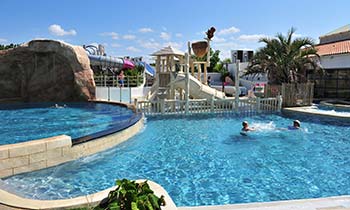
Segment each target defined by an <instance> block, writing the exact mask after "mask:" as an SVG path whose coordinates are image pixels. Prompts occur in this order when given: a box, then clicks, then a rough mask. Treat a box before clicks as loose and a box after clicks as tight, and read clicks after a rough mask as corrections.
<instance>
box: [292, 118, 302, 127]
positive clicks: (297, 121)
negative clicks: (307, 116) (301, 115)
mask: <svg viewBox="0 0 350 210" xmlns="http://www.w3.org/2000/svg"><path fill="white" fill-rule="evenodd" d="M293 126H294V127H298V128H300V121H299V120H294V121H293Z"/></svg>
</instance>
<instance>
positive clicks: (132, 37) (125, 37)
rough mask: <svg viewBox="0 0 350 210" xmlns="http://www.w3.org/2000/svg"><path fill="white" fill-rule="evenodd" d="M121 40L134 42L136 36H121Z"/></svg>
mask: <svg viewBox="0 0 350 210" xmlns="http://www.w3.org/2000/svg"><path fill="white" fill-rule="evenodd" d="M123 39H126V40H134V39H136V36H135V35H131V34H126V35H124V36H123Z"/></svg>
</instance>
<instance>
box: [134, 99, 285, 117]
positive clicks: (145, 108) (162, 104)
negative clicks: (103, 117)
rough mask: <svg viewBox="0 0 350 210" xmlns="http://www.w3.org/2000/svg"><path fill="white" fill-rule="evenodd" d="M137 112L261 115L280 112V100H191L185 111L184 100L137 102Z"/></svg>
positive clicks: (148, 113) (147, 113) (153, 113)
mask: <svg viewBox="0 0 350 210" xmlns="http://www.w3.org/2000/svg"><path fill="white" fill-rule="evenodd" d="M135 105H136V108H137V111H138V112H142V113H144V114H145V115H168V114H196V113H230V112H236V113H261V112H274V111H280V110H281V107H282V98H281V97H280V96H279V97H277V98H246V99H240V100H238V101H236V100H235V99H211V100H208V99H191V100H189V102H188V109H186V101H184V100H166V99H165V100H158V101H137V100H135Z"/></svg>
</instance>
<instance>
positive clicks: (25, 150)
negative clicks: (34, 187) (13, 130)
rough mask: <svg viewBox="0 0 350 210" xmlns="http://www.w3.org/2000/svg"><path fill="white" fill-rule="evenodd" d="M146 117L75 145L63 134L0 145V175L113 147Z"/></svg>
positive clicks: (44, 166)
mask: <svg viewBox="0 0 350 210" xmlns="http://www.w3.org/2000/svg"><path fill="white" fill-rule="evenodd" d="M142 127H143V119H141V120H139V122H137V123H136V124H134V125H133V126H130V127H129V128H127V129H125V130H122V131H120V132H117V133H114V134H111V135H108V136H103V137H100V138H97V139H94V140H91V141H88V142H85V143H81V144H77V145H74V146H72V140H71V137H70V136H66V135H61V136H55V137H51V138H46V139H40V140H34V141H29V142H23V143H17V144H7V145H2V146H0V178H3V177H7V176H12V175H15V174H20V173H24V172H30V171H35V170H39V169H43V168H48V167H51V166H55V165H59V164H61V163H65V162H68V161H72V160H75V159H78V158H80V157H85V156H88V155H91V154H94V153H97V152H101V151H103V150H106V149H109V148H112V147H114V146H115V145H117V144H119V143H121V142H123V141H126V140H127V139H129V138H130V137H132V136H134V135H135V134H136V133H137V132H139V131H140V129H141V128H142Z"/></svg>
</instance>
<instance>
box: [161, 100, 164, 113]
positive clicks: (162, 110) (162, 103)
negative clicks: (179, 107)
mask: <svg viewBox="0 0 350 210" xmlns="http://www.w3.org/2000/svg"><path fill="white" fill-rule="evenodd" d="M160 112H161V113H162V114H164V113H165V100H164V99H161V100H160Z"/></svg>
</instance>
